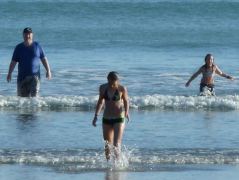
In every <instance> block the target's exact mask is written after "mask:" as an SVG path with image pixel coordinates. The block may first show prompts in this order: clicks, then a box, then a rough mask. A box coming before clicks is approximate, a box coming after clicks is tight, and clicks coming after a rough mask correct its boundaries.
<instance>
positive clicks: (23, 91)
mask: <svg viewBox="0 0 239 180" xmlns="http://www.w3.org/2000/svg"><path fill="white" fill-rule="evenodd" d="M23 39H24V42H22V43H20V44H18V45H17V46H16V47H15V50H14V52H13V56H12V61H11V63H10V66H9V71H8V75H7V81H8V82H10V81H11V79H12V72H13V70H14V68H15V66H16V64H17V63H18V76H17V95H18V96H21V97H35V96H37V95H38V92H39V89H40V62H42V64H43V66H44V67H45V69H46V77H47V78H48V79H49V80H50V79H51V70H50V66H49V63H48V60H47V58H46V56H45V54H44V51H43V49H42V47H41V46H40V44H39V43H38V42H35V41H33V32H32V29H31V28H29V27H27V28H25V29H24V30H23Z"/></svg>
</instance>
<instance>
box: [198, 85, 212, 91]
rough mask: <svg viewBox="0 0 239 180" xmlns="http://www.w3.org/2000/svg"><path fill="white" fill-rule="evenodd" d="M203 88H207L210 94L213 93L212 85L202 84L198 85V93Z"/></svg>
mask: <svg viewBox="0 0 239 180" xmlns="http://www.w3.org/2000/svg"><path fill="white" fill-rule="evenodd" d="M204 87H207V88H208V89H209V91H210V92H214V85H213V84H204V83H201V84H200V92H203V88H204Z"/></svg>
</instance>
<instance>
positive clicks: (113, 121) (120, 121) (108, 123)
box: [102, 118, 124, 126]
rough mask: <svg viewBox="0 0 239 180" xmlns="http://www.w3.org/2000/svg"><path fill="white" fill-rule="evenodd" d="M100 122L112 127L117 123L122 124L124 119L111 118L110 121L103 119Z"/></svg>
mask: <svg viewBox="0 0 239 180" xmlns="http://www.w3.org/2000/svg"><path fill="white" fill-rule="evenodd" d="M102 121H103V124H107V125H111V126H114V125H115V124H117V123H124V118H112V119H108V118H103V120H102Z"/></svg>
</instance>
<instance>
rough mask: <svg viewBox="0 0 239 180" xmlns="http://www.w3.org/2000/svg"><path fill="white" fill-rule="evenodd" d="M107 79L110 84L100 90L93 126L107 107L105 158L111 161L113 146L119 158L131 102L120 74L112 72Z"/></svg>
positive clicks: (104, 134)
mask: <svg viewBox="0 0 239 180" xmlns="http://www.w3.org/2000/svg"><path fill="white" fill-rule="evenodd" d="M107 79H108V83H106V84H103V85H101V86H100V89H99V91H100V92H99V99H98V102H97V106H96V111H95V117H94V119H93V121H92V125H93V126H96V121H97V118H98V115H99V113H100V111H101V109H102V107H103V105H105V108H104V114H103V120H102V121H103V123H102V127H103V137H104V140H105V142H106V144H105V156H106V159H107V160H109V159H110V157H111V154H112V153H111V148H110V147H111V146H113V148H114V155H115V157H116V158H118V157H119V154H120V149H121V148H120V145H121V141H122V136H123V132H124V128H125V118H127V119H129V102H128V93H127V90H126V88H125V87H124V86H122V85H120V84H119V77H118V73H117V72H110V73H109V74H108V77H107Z"/></svg>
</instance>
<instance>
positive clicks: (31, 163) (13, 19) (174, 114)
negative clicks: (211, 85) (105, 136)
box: [0, 0, 239, 180]
mask: <svg viewBox="0 0 239 180" xmlns="http://www.w3.org/2000/svg"><path fill="white" fill-rule="evenodd" d="M238 11H239V2H238V1H235V0H228V1H221V0H203V1H199V0H195V1H192V0H178V1H176V0H133V1H129V0H115V1H113V0H102V1H100V0H87V1H86V0H70V1H66V0H59V1H53V0H42V1H40V0H36V1H33V0H32V1H31V0H23V1H20V0H19V1H18V0H15V1H10V0H2V1H1V2H0V17H1V18H0V24H1V25H0V34H1V36H0V37H1V40H0V54H1V56H0V59H1V66H0V84H1V86H0V137H1V138H0V144H1V147H0V165H1V166H0V179H43V178H44V179H64V180H65V179H89V178H91V179H93V178H94V179H150V180H151V179H160V178H161V179H192V178H194V179H226V178H230V179H236V177H238V164H239V143H238V135H239V134H238V128H239V127H238V126H239V125H238V123H237V120H238V117H239V111H238V110H239V96H238V94H239V91H238V85H239V83H238V81H237V80H235V81H230V80H227V79H225V78H223V77H219V76H217V77H216V78H215V85H216V86H215V91H216V96H215V97H199V96H197V95H198V90H199V83H200V77H198V78H197V79H195V80H194V81H193V82H192V83H191V85H190V87H188V88H186V87H185V83H186V82H187V80H188V79H189V77H190V76H191V75H192V74H193V73H194V72H195V71H197V69H198V68H199V67H200V66H201V65H203V63H204V57H205V55H206V54H207V53H212V54H213V55H214V57H215V63H216V64H217V65H218V66H219V68H221V70H222V71H223V72H225V73H227V74H230V75H232V76H233V77H235V78H238V66H237V65H238V55H239V53H238V47H239V43H238V42H239V38H238V32H239V21H238V20H237V19H238ZM27 26H30V27H32V29H33V31H34V38H35V40H36V41H38V42H39V43H40V44H41V45H42V47H43V49H44V51H45V53H46V55H47V58H48V60H49V63H50V65H51V69H52V74H53V79H52V80H51V81H48V80H46V78H45V71H44V68H43V67H41V90H40V97H38V98H31V99H28V98H19V97H17V96H16V78H17V68H15V71H14V73H13V78H12V82H11V83H7V82H6V75H7V72H8V66H9V63H10V60H11V57H12V53H13V50H14V47H15V46H16V45H17V44H18V43H20V42H22V30H23V28H25V27H27ZM112 70H114V71H118V72H119V74H120V79H121V83H122V84H123V85H125V86H126V87H127V89H128V92H129V99H130V115H131V121H130V123H128V124H127V125H126V130H125V134H124V138H123V145H122V158H121V159H120V162H116V163H114V162H108V163H107V162H106V160H105V157H104V150H103V147H104V142H103V140H102V132H101V131H102V130H101V121H100V120H99V122H98V126H97V127H96V128H94V127H93V126H91V120H92V118H93V116H94V110H95V104H96V102H97V98H98V88H99V85H100V84H102V83H105V82H106V76H107V74H108V72H109V71H112ZM100 118H101V116H100ZM100 118H99V119H100ZM117 163H118V164H117Z"/></svg>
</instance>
